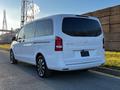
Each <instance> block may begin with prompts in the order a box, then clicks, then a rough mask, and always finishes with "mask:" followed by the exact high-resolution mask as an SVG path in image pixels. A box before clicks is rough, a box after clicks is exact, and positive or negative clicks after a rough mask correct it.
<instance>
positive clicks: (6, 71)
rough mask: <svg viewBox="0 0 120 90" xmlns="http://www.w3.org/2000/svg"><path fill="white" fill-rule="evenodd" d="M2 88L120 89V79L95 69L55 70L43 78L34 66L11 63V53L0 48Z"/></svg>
mask: <svg viewBox="0 0 120 90" xmlns="http://www.w3.org/2000/svg"><path fill="white" fill-rule="evenodd" d="M0 90H120V79H119V78H117V77H112V76H108V75H104V74H100V73H95V72H93V71H88V72H83V71H76V72H55V73H54V75H53V76H52V77H50V78H47V79H41V78H39V77H38V76H37V74H36V71H35V67H34V66H32V65H28V64H24V63H18V65H11V64H10V63H9V53H8V52H6V51H1V50H0Z"/></svg>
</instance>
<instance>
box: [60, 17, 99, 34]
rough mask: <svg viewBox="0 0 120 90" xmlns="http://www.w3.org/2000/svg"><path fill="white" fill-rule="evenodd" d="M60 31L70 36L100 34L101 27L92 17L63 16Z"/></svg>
mask: <svg viewBox="0 0 120 90" xmlns="http://www.w3.org/2000/svg"><path fill="white" fill-rule="evenodd" d="M62 32H63V33H65V34H67V35H70V36H98V35H100V34H101V27H100V25H99V23H98V21H97V20H93V19H86V18H64V19H63V25H62Z"/></svg>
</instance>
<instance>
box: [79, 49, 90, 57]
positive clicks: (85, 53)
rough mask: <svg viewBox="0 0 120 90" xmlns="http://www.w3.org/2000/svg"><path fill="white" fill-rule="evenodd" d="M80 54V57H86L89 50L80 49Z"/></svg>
mask: <svg viewBox="0 0 120 90" xmlns="http://www.w3.org/2000/svg"><path fill="white" fill-rule="evenodd" d="M81 56H82V57H88V56H90V55H89V51H84V50H83V51H81Z"/></svg>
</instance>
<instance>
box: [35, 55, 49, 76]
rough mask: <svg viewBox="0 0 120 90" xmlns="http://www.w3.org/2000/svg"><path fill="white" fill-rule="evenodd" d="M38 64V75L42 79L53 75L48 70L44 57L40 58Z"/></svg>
mask: <svg viewBox="0 0 120 90" xmlns="http://www.w3.org/2000/svg"><path fill="white" fill-rule="evenodd" d="M36 62H37V65H36V68H37V73H38V75H39V76H40V77H42V78H46V77H49V76H50V75H51V71H50V70H49V69H48V67H47V65H46V62H45V59H44V57H42V56H38V57H37V60H36Z"/></svg>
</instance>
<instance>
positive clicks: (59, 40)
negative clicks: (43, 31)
mask: <svg viewBox="0 0 120 90" xmlns="http://www.w3.org/2000/svg"><path fill="white" fill-rule="evenodd" d="M55 51H63V41H62V38H61V37H58V36H56V37H55Z"/></svg>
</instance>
